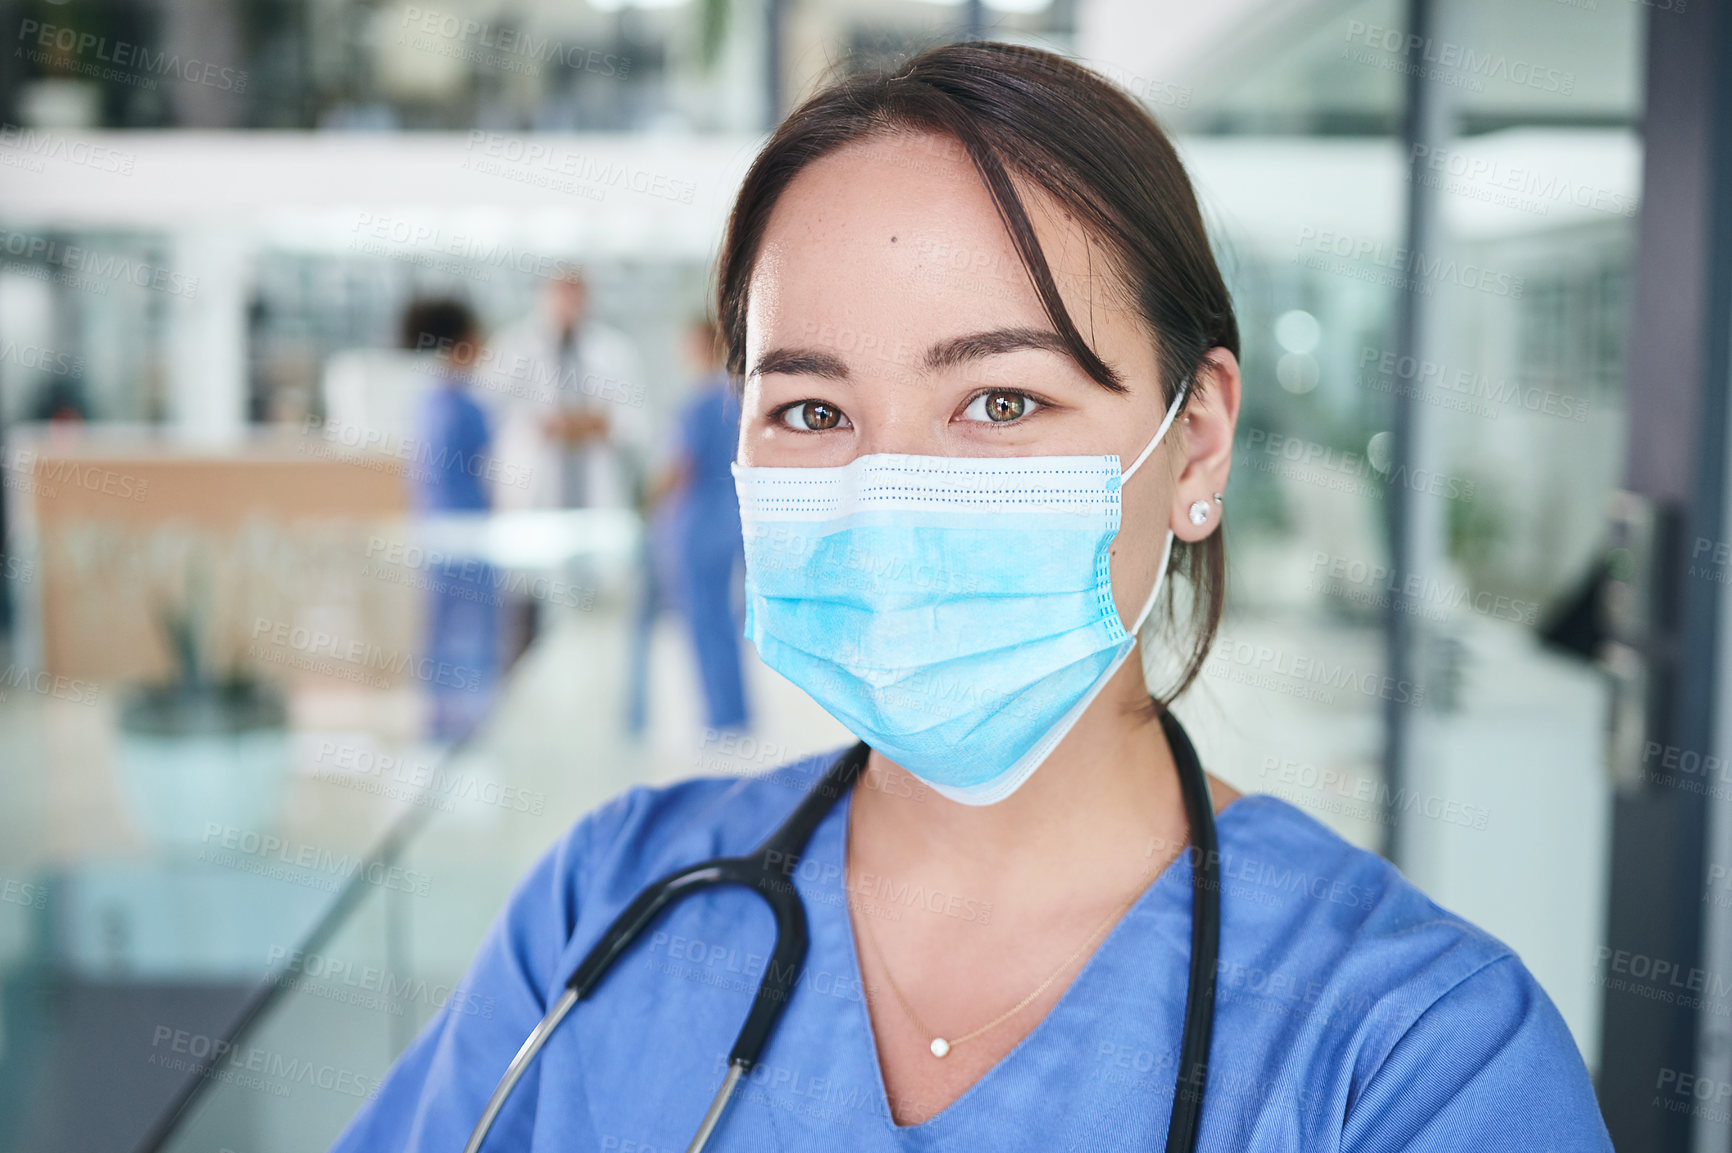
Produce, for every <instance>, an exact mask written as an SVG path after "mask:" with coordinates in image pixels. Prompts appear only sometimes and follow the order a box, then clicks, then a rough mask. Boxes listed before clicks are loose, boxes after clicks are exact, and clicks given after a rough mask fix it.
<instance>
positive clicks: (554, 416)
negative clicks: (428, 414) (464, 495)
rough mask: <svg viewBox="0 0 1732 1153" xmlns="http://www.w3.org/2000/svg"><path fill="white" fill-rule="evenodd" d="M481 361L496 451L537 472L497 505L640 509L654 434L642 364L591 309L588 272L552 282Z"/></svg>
mask: <svg viewBox="0 0 1732 1153" xmlns="http://www.w3.org/2000/svg"><path fill="white" fill-rule="evenodd" d="M483 367H484V369H485V373H484V379H483V380H482V381H481V390H480V394H479V395H480V396H482V397H485V398H486V400H487V402H489V403H490V404H491V406H492V407H493V409H494V416H495V420H496V422H497V425H498V428H499V435H498V444H497V452H498V454H499V455H500V457H501V458H502V462H504V461H509V462H510V463H513V464H517V465H519V466H521V467H522V468H523V469H525V470H526V471H527V474H528V476H529V482H528V483H527V484H525V485H522V486H512V487H510V488H509V490H507V489H506V488H505V487H503V486H502V487H501V490H500V492H499V493H498V494H497V503H496V507H498V508H501V509H521V508H633V507H636V505H637V503H638V488H639V487H640V485H641V479H640V474H641V459H642V456H643V453H644V450H645V448H646V446H647V443H648V431H649V430H648V428H647V421H646V420H645V414H644V380H643V370H642V365H641V363H640V361H639V359H638V354H637V350H636V348H634V347H633V346H632V342H631V339H630V338H629V337H627V336H626V334H625V333H623V332H621V331H620V330H619V329H617V328H614V327H612V326H611V325H608V324H603V323H602V322H600V321H598V320H596V319H595V318H594V317H593V316H592V315H591V310H590V290H589V285H588V283H587V282H586V281H585V280H584V278H583V275H582V274H581V273H579V272H575V271H573V272H571V273H568V274H567V275H565V276H563V277H560V278H558V279H555V280H550V281H549V282H548V284H547V287H546V289H545V290H544V291H543V293H542V296H541V300H540V301H539V302H538V304H537V306H536V308H535V310H534V311H533V312H531V313H530V314H529V315H528V316H526V317H524V318H523V319H522V320H520V321H518V322H517V323H515V324H513V325H511V326H510V327H508V328H506V329H505V330H504V331H503V332H501V333H500V334H499V336H498V338H497V339H495V340H494V342H493V346H492V348H491V349H489V354H488V355H487V357H486V364H485V365H484V366H483Z"/></svg>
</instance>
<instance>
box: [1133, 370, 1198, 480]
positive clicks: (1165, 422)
mask: <svg viewBox="0 0 1732 1153" xmlns="http://www.w3.org/2000/svg"><path fill="white" fill-rule="evenodd" d="M1190 391H1191V378H1190V377H1186V378H1185V379H1184V380H1181V381H1180V382H1179V392H1178V395H1176V396H1174V397H1173V403H1172V404H1171V405H1169V406H1168V407H1167V415H1166V417H1165V418H1163V419H1162V421H1161V427H1160V428H1157V429H1156V430H1155V436H1154V439H1153V440H1151V441H1149V443H1148V445H1147V446H1146V447H1145V448H1144V449H1143V451H1142V452H1141V453H1139V454H1138V455H1137V459H1136V460H1134V461H1132V462H1131V467H1129V468H1127V469H1125V471H1123V472H1121V473H1120V474H1119V484H1121V485H1122V484H1124V483H1125V481H1127V480H1129V479H1131V474H1132V473H1134V472H1136V471H1137V470H1138V469H1139V468H1141V467H1143V462H1144V461H1145V460H1148V459H1149V454H1150V453H1152V452H1154V451H1155V447H1156V446H1157V445H1159V444H1160V443H1161V440H1162V438H1163V437H1165V436H1166V435H1167V429H1169V428H1171V427H1172V425H1173V418H1174V417H1176V416H1178V415H1179V406H1180V405H1182V404H1184V403H1185V394H1186V393H1188V392H1190Z"/></svg>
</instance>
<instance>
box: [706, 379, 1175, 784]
mask: <svg viewBox="0 0 1732 1153" xmlns="http://www.w3.org/2000/svg"><path fill="white" fill-rule="evenodd" d="M1187 386H1188V382H1187V384H1186V385H1181V386H1180V388H1179V393H1178V395H1177V396H1176V397H1175V398H1174V400H1173V404H1172V407H1171V408H1169V409H1168V410H1167V414H1166V417H1165V419H1163V420H1162V421H1161V427H1160V428H1159V429H1158V430H1157V431H1156V432H1155V435H1154V438H1153V439H1152V440H1150V441H1149V444H1148V447H1146V448H1144V449H1143V451H1142V453H1141V454H1140V455H1139V456H1138V457H1137V459H1136V461H1135V462H1133V463H1132V465H1131V467H1130V468H1128V469H1126V470H1125V471H1124V472H1123V473H1122V474H1121V473H1120V471H1119V458H1118V457H1117V456H1035V457H1029V456H1019V457H952V456H903V455H896V454H888V453H874V454H871V455H868V456H861V457H857V458H856V459H854V460H853V461H850V462H849V463H848V464H845V465H842V466H840V467H837V468H751V467H746V466H743V465H739V464H735V465H734V484H735V487H736V489H737V490H738V492H739V498H740V520H741V523H742V526H743V528H744V530H745V537H746V635H747V636H748V637H749V638H751V641H752V643H753V644H754V645H756V646H757V649H758V654H759V655H760V656H762V657H763V659H764V663H766V664H768V665H769V666H770V667H771V668H773V669H775V670H776V671H777V672H779V673H781V674H782V675H783V676H785V677H787V678H788V679H789V680H790V681H792V682H793V683H794V684H796V685H798V686H799V687H800V688H802V689H804V690H805V691H806V692H807V693H808V694H810V695H811V697H812V698H813V699H814V700H816V701H817V702H818V703H819V704H820V705H822V706H824V708H825V710H826V711H828V712H829V713H830V715H831V716H833V717H835V718H836V719H837V720H838V721H840V722H842V724H844V725H846V726H847V727H848V729H849V731H851V732H853V733H854V734H855V735H857V736H858V737H860V739H862V740H864V741H865V742H866V743H867V744H868V745H870V746H872V747H873V748H874V749H877V750H878V751H879V752H880V753H882V754H883V755H884V756H886V757H888V758H890V759H891V760H892V761H894V762H896V763H897V764H898V765H901V766H902V767H903V768H905V769H907V770H908V771H909V772H910V773H913V774H914V775H915V776H916V777H919V778H920V779H921V780H923V781H925V782H926V783H927V784H929V785H931V786H932V788H933V789H934V790H936V791H937V792H938V793H939V794H941V795H943V796H945V797H949V798H950V799H951V800H955V801H961V802H963V803H964V804H971V805H989V804H992V803H994V802H995V801H1000V800H1003V799H1004V798H1005V797H1008V796H1009V795H1010V794H1011V793H1013V792H1015V791H1016V790H1017V789H1018V788H1020V787H1021V786H1022V783H1023V782H1024V781H1026V780H1028V778H1029V776H1030V774H1032V773H1033V772H1034V770H1035V769H1036V768H1038V767H1039V766H1040V764H1041V762H1042V761H1044V760H1045V759H1046V757H1047V755H1048V754H1049V753H1051V752H1052V750H1053V748H1054V746H1056V745H1057V744H1058V742H1059V741H1060V740H1061V739H1062V738H1063V737H1064V735H1065V734H1066V733H1067V732H1069V731H1070V729H1071V726H1072V725H1074V724H1075V723H1076V721H1077V718H1078V717H1080V716H1081V715H1082V713H1083V711H1084V710H1085V709H1087V708H1088V706H1089V703H1090V702H1091V701H1093V700H1094V699H1095V696H1096V695H1097V694H1098V693H1099V692H1100V690H1101V688H1102V687H1103V686H1104V685H1105V684H1106V683H1107V682H1108V681H1109V680H1111V679H1112V676H1113V674H1114V673H1115V672H1117V671H1118V668H1119V666H1120V665H1121V664H1123V663H1124V660H1125V658H1126V657H1127V656H1129V655H1130V653H1131V650H1132V649H1133V648H1134V647H1135V645H1136V632H1137V630H1138V629H1140V628H1141V627H1142V624H1143V621H1144V620H1146V619H1147V617H1148V615H1149V612H1150V610H1151V609H1153V608H1154V604H1155V598H1156V595H1157V594H1158V593H1159V592H1160V588H1161V581H1162V578H1163V577H1164V576H1165V574H1166V571H1167V561H1168V558H1169V557H1170V555H1171V553H1172V548H1173V534H1172V531H1171V530H1168V532H1167V540H1166V545H1165V547H1164V548H1163V549H1162V552H1161V563H1160V567H1159V568H1158V569H1157V570H1156V575H1155V582H1154V588H1152V589H1150V590H1149V594H1148V596H1147V598H1146V599H1145V600H1144V601H1143V607H1142V610H1141V611H1140V612H1139V613H1138V614H1137V618H1136V620H1135V621H1134V622H1133V623H1132V624H1131V626H1130V629H1129V631H1127V630H1126V628H1125V626H1124V625H1123V623H1122V622H1121V621H1120V620H1119V613H1118V608H1117V606H1116V604H1115V602H1114V600H1113V589H1112V575H1111V566H1110V563H1109V562H1110V553H1109V551H1108V550H1109V549H1110V548H1111V546H1112V543H1113V538H1114V537H1115V536H1117V535H1118V531H1119V494H1120V490H1121V489H1122V488H1123V486H1124V483H1125V481H1127V480H1129V479H1130V478H1131V476H1132V474H1133V473H1135V472H1136V470H1137V469H1138V468H1140V467H1141V466H1142V464H1143V462H1144V461H1145V460H1147V459H1148V458H1149V454H1150V453H1152V452H1153V451H1154V450H1155V446H1156V445H1158V444H1160V442H1161V439H1162V438H1163V437H1165V436H1166V434H1167V429H1168V428H1169V427H1170V426H1171V425H1172V423H1173V418H1174V416H1175V415H1176V414H1177V413H1178V411H1179V405H1180V404H1181V403H1183V401H1184V397H1185V392H1186V390H1187Z"/></svg>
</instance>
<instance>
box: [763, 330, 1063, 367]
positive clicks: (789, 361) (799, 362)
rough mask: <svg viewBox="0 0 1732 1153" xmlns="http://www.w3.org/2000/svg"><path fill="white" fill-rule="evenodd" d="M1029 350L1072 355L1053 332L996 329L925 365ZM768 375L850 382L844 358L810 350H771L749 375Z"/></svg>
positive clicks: (933, 352) (939, 348)
mask: <svg viewBox="0 0 1732 1153" xmlns="http://www.w3.org/2000/svg"><path fill="white" fill-rule="evenodd" d="M1027 349H1038V350H1041V351H1045V352H1056V353H1058V354H1059V355H1060V356H1069V355H1070V350H1069V349H1068V348H1066V347H1065V343H1064V341H1063V340H1062V339H1061V338H1060V337H1059V335H1058V333H1056V332H1053V331H1052V330H1051V329H1045V328H995V329H992V330H991V331H988V332H971V333H968V334H967V335H965V336H953V337H950V338H949V339H947V340H941V341H939V342H937V343H936V344H934V345H933V346H932V347H931V348H928V349H927V350H926V356H925V357H924V358H923V364H924V367H925V368H926V370H927V371H928V372H936V371H938V370H939V369H943V368H954V367H956V366H957V365H959V364H965V363H967V362H969V361H973V360H982V359H984V358H986V357H988V356H998V355H1000V354H1003V353H1007V352H1021V351H1024V350H1027ZM767 373H781V374H784V375H788V376H821V377H824V378H826V379H829V380H847V379H848V377H849V372H848V366H847V364H845V363H844V362H843V361H842V358H841V357H839V356H836V355H835V354H834V353H829V352H821V351H819V350H817V349H811V348H772V349H771V350H770V351H768V352H766V353H765V354H764V355H763V356H761V357H759V358H758V363H757V364H755V365H753V366H752V370H751V372H749V373H747V374H746V375H748V376H763V375H765V374H767Z"/></svg>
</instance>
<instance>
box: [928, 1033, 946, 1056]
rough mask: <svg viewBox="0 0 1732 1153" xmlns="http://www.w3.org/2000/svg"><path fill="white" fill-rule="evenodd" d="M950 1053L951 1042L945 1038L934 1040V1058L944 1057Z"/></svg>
mask: <svg viewBox="0 0 1732 1153" xmlns="http://www.w3.org/2000/svg"><path fill="white" fill-rule="evenodd" d="M949 1052H950V1042H949V1041H946V1040H945V1039H944V1038H943V1037H934V1038H932V1055H933V1056H934V1057H942V1056H944V1055H945V1054H947V1053H949Z"/></svg>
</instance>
